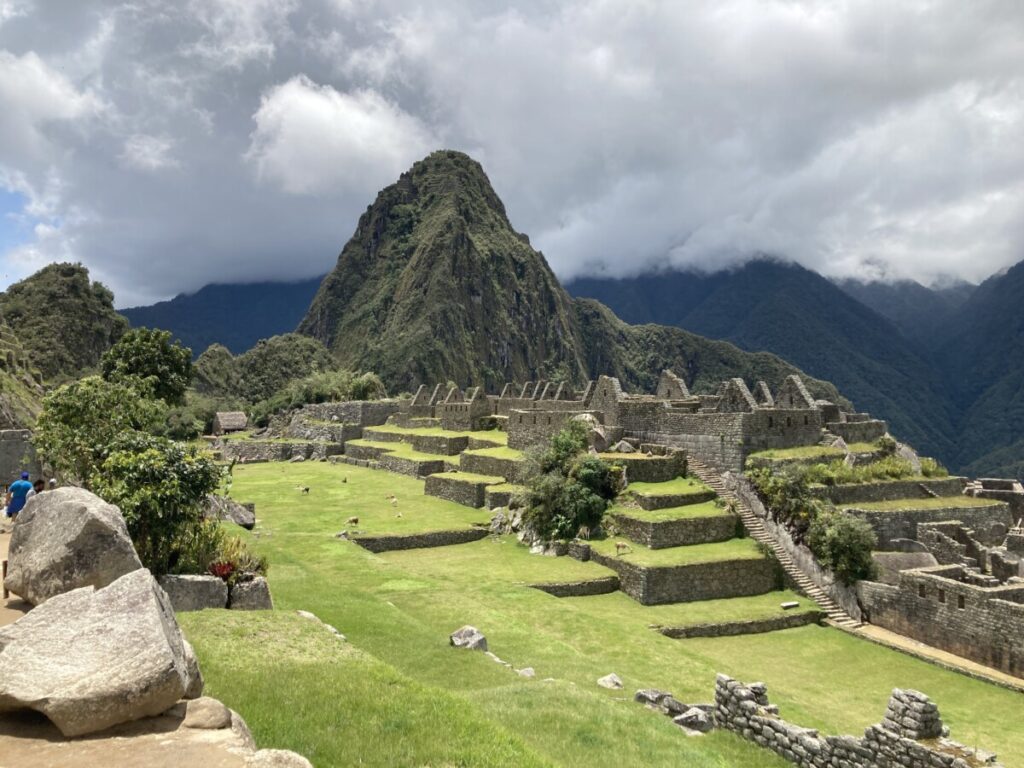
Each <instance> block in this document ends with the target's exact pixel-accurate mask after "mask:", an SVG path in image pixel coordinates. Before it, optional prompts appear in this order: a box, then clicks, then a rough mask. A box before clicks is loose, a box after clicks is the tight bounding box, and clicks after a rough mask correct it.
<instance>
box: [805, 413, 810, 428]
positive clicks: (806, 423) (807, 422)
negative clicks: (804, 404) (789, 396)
mask: <svg viewBox="0 0 1024 768" xmlns="http://www.w3.org/2000/svg"><path fill="white" fill-rule="evenodd" d="M808 424H810V422H809V421H808V420H807V417H806V416H804V426H805V427H806V426H807V425H808Z"/></svg>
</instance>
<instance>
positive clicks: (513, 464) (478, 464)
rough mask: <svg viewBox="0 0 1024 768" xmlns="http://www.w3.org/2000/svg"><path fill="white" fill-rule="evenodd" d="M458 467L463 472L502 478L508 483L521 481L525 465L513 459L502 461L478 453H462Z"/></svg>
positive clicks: (495, 457) (501, 459)
mask: <svg viewBox="0 0 1024 768" xmlns="http://www.w3.org/2000/svg"><path fill="white" fill-rule="evenodd" d="M459 466H460V468H461V469H462V470H463V471H464V472H472V473H474V474H476V475H489V476H491V477H504V478H505V479H506V480H507V481H508V482H510V483H518V482H520V481H522V480H523V475H524V473H525V471H526V463H525V462H523V461H517V460H515V459H503V458H501V457H498V456H482V455H480V454H478V453H463V454H462V456H461V457H460V458H459Z"/></svg>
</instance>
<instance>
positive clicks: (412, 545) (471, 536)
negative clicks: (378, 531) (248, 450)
mask: <svg viewBox="0 0 1024 768" xmlns="http://www.w3.org/2000/svg"><path fill="white" fill-rule="evenodd" d="M486 537H487V529H486V528H467V529H465V530H462V531H431V532H429V533H414V534H409V535H408V536H354V537H352V541H354V542H355V543H356V544H358V545H359V546H360V547H362V548H363V549H368V550H369V551H370V552H393V551H395V550H399V549H428V548H430V547H449V546H452V545H455V544H467V543H469V542H471V541H480V539H483V538H486Z"/></svg>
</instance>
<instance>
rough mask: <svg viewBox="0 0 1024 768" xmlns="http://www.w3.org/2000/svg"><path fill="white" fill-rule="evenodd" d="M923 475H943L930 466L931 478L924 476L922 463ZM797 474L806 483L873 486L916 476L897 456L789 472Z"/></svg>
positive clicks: (831, 464) (802, 468) (829, 464)
mask: <svg viewBox="0 0 1024 768" xmlns="http://www.w3.org/2000/svg"><path fill="white" fill-rule="evenodd" d="M921 470H922V476H924V477H928V476H932V477H936V476H942V475H941V474H940V472H942V471H944V470H940V468H938V467H937V466H934V467H932V466H930V467H929V472H931V473H932V474H931V475H925V474H924V463H923V462H922V464H921ZM788 471H789V472H791V473H792V474H797V475H799V476H800V477H801V478H802V479H803V480H805V481H806V482H808V483H812V484H818V485H841V484H851V483H874V482H877V481H880V480H882V481H884V480H907V479H910V478H912V477H914V476H915V474H914V467H913V466H912V465H911V463H910V462H909V461H907V460H906V459H901V458H898V457H896V456H885V457H884V458H881V459H878V460H877V461H872V462H870V463H868V464H855V465H853V466H847V465H846V464H845V463H844V462H842V461H832V462H829V463H828V464H810V465H805V466H803V467H794V468H792V469H790V470H788Z"/></svg>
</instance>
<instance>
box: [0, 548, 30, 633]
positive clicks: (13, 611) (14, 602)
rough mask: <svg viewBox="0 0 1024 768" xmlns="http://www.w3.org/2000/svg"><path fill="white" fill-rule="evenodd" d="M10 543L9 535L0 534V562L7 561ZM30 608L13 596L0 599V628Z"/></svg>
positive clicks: (15, 619) (18, 617)
mask: <svg viewBox="0 0 1024 768" xmlns="http://www.w3.org/2000/svg"><path fill="white" fill-rule="evenodd" d="M10 542H11V534H9V533H0V562H3V561H4V560H6V559H7V547H8V546H10ZM0 594H2V593H0ZM31 607H32V606H30V605H29V604H28V603H26V602H23V601H22V600H20V599H18V598H17V597H15V596H13V595H12V596H11V597H10V598H8V599H7V600H3V599H0V627H2V626H5V625H7V624H11V623H13V622H15V621H17V620H18V619H20V618H21V617H22V616H24V615H25V613H26V612H27V611H28V609H29V608H31Z"/></svg>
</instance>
